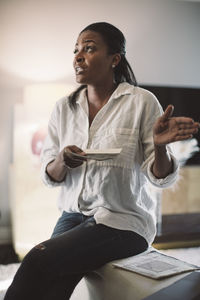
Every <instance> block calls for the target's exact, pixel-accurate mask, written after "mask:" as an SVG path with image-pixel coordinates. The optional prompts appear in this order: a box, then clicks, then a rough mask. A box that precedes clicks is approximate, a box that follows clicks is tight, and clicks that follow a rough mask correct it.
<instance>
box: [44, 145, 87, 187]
mask: <svg viewBox="0 0 200 300" xmlns="http://www.w3.org/2000/svg"><path fill="white" fill-rule="evenodd" d="M75 155H78V157H77V156H75ZM85 155H86V153H85V152H83V150H82V149H80V148H78V147H77V146H75V145H72V146H67V147H65V148H64V149H63V150H62V151H61V152H60V153H59V154H58V156H57V157H56V159H55V160H53V161H51V162H50V163H49V164H48V165H47V168H46V171H47V173H48V174H49V176H50V178H51V179H52V180H54V181H56V182H62V181H63V180H64V179H65V177H66V175H67V170H68V168H76V167H79V166H80V165H82V164H83V162H84V161H86V160H87V159H86V157H84V156H85ZM80 156H82V157H80Z"/></svg>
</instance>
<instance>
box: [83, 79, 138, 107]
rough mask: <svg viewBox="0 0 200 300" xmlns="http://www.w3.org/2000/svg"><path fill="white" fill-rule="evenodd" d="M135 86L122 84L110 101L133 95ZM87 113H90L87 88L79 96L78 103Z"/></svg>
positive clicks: (126, 83)
mask: <svg viewBox="0 0 200 300" xmlns="http://www.w3.org/2000/svg"><path fill="white" fill-rule="evenodd" d="M134 88H135V86H134V85H132V84H130V83H128V82H122V83H120V84H119V85H118V87H117V88H116V89H115V91H114V92H113V94H112V95H111V97H110V99H109V101H110V100H111V99H112V100H113V99H118V98H119V97H121V96H123V95H129V94H132V93H133V90H134ZM77 102H78V103H79V104H80V105H81V106H82V107H83V108H84V110H85V111H88V105H87V96H86V88H84V89H83V90H82V91H81V92H80V94H79V96H78V101H77Z"/></svg>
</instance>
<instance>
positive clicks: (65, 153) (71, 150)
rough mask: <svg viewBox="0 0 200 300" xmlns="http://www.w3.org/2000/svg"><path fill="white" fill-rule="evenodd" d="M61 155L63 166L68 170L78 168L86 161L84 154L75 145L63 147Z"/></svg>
mask: <svg viewBox="0 0 200 300" xmlns="http://www.w3.org/2000/svg"><path fill="white" fill-rule="evenodd" d="M61 155H62V157H63V161H64V163H65V165H66V166H67V167H70V168H76V167H79V166H80V165H82V164H83V162H84V161H86V160H87V159H86V157H84V156H85V155H86V153H85V152H84V151H83V150H82V149H80V148H78V147H77V146H75V145H72V146H67V147H65V148H64V149H63V150H62V151H61ZM76 155H78V156H76ZM80 156H82V157H80Z"/></svg>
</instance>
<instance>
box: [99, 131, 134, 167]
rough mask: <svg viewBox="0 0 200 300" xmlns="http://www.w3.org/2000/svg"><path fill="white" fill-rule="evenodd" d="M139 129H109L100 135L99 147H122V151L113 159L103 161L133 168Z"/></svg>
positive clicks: (106, 163) (111, 164) (112, 164)
mask: <svg viewBox="0 0 200 300" xmlns="http://www.w3.org/2000/svg"><path fill="white" fill-rule="evenodd" d="M138 139H139V129H137V128H134V129H128V128H117V129H108V130H105V131H104V132H103V134H101V137H100V136H99V139H98V144H99V149H110V148H121V149H122V151H121V153H120V154H119V155H117V156H116V157H115V158H113V159H109V160H107V161H104V162H102V163H103V164H105V165H110V166H121V167H126V168H132V167H133V164H134V158H135V154H136V151H137V145H138Z"/></svg>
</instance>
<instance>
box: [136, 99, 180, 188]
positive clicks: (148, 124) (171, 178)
mask: <svg viewBox="0 0 200 300" xmlns="http://www.w3.org/2000/svg"><path fill="white" fill-rule="evenodd" d="M148 97H151V98H152V97H153V98H152V99H151V100H153V101H148V102H147V105H146V107H145V110H144V120H143V122H142V124H143V126H142V130H141V132H142V134H141V141H142V146H143V153H144V155H143V159H144V161H143V163H142V165H141V171H142V172H143V173H144V174H145V175H146V176H147V178H148V180H149V181H150V182H151V183H152V184H153V185H154V186H156V187H160V188H167V187H169V186H171V185H172V184H174V183H175V182H176V180H177V178H178V173H179V163H178V161H177V159H176V158H175V156H174V155H173V151H172V149H171V147H170V145H167V152H168V154H169V155H170V156H171V159H172V162H173V171H172V172H171V173H170V174H169V175H168V176H166V177H165V178H157V177H155V175H154V174H153V172H152V165H153V163H154V159H155V154H154V143H153V125H154V123H155V121H156V120H157V118H159V117H160V116H161V114H162V113H163V110H162V107H161V105H160V104H159V102H158V100H157V99H156V97H155V96H154V95H153V94H149V95H148ZM149 100H150V99H149Z"/></svg>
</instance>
